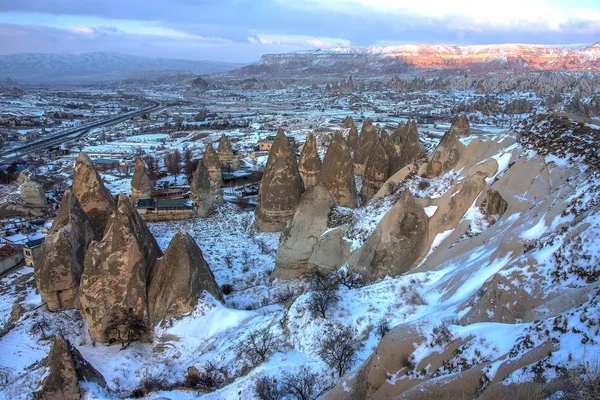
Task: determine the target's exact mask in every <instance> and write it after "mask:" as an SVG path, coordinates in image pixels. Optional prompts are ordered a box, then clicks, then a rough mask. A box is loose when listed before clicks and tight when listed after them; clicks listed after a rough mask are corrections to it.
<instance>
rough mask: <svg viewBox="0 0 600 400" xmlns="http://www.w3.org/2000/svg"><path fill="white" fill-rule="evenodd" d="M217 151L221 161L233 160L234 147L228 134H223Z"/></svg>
mask: <svg viewBox="0 0 600 400" xmlns="http://www.w3.org/2000/svg"><path fill="white" fill-rule="evenodd" d="M217 153H218V155H219V161H221V163H224V162H226V161H232V160H233V147H231V142H230V141H229V137H227V135H222V136H221V139H219V147H218V148H217Z"/></svg>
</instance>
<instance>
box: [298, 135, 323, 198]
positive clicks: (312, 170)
mask: <svg viewBox="0 0 600 400" xmlns="http://www.w3.org/2000/svg"><path fill="white" fill-rule="evenodd" d="M298 171H299V172H300V176H301V177H302V182H303V183H304V188H305V189H308V188H310V187H313V186H315V185H316V184H317V183H318V181H319V173H320V172H321V159H320V158H319V154H318V153H317V141H316V139H315V137H314V135H313V134H312V133H309V134H308V136H307V137H306V142H305V143H304V147H303V148H302V154H300V162H299V163H298Z"/></svg>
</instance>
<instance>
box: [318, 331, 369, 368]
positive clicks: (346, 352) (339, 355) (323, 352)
mask: <svg viewBox="0 0 600 400" xmlns="http://www.w3.org/2000/svg"><path fill="white" fill-rule="evenodd" d="M362 347H363V343H361V342H360V341H359V340H358V339H357V332H356V329H354V328H351V327H349V326H339V325H338V326H335V325H334V326H332V327H331V329H330V330H329V331H328V332H327V333H326V335H325V336H324V338H323V340H322V341H321V343H320V344H319V350H318V353H319V356H320V357H321V358H322V359H323V361H325V362H326V363H327V365H329V366H330V367H331V368H335V370H336V371H337V373H338V376H339V377H342V375H344V374H345V373H346V372H347V371H348V370H349V369H350V367H352V364H353V363H354V361H355V360H356V353H358V352H359V351H360V349H361V348H362Z"/></svg>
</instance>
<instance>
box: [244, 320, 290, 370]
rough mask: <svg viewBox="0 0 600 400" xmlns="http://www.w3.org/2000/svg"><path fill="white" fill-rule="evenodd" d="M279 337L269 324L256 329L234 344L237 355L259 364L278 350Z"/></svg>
mask: <svg viewBox="0 0 600 400" xmlns="http://www.w3.org/2000/svg"><path fill="white" fill-rule="evenodd" d="M280 346H281V339H280V337H279V336H278V335H276V334H275V333H274V332H273V331H272V330H271V328H270V327H269V326H265V327H263V328H259V329H256V330H254V331H252V332H250V334H249V335H248V336H247V337H245V338H243V339H242V340H240V341H239V342H238V343H237V345H236V353H237V356H238V357H240V358H242V359H246V360H247V361H249V362H250V363H251V364H254V365H256V364H259V363H262V362H264V361H266V360H267V358H268V357H269V356H270V355H271V354H273V353H275V352H276V351H277V350H279V347H280Z"/></svg>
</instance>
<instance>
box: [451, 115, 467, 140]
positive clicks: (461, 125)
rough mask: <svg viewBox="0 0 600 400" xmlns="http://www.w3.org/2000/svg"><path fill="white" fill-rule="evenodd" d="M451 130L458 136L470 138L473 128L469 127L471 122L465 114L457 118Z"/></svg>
mask: <svg viewBox="0 0 600 400" xmlns="http://www.w3.org/2000/svg"><path fill="white" fill-rule="evenodd" d="M450 130H453V131H454V132H455V134H456V136H458V137H461V136H470V135H471V127H470V125H469V120H468V119H467V116H466V115H465V114H462V115H461V116H459V117H458V118H456V119H455V120H454V121H453V122H452V125H451V126H450Z"/></svg>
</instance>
